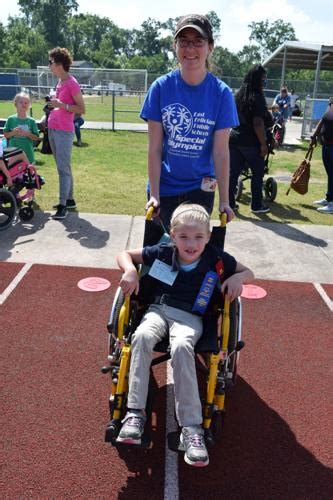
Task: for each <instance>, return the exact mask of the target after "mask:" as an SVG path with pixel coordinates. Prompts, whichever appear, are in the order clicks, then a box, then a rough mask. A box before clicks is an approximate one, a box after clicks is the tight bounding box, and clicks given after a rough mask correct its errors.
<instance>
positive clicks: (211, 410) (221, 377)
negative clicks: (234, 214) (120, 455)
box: [101, 209, 244, 451]
mask: <svg viewBox="0 0 333 500" xmlns="http://www.w3.org/2000/svg"><path fill="white" fill-rule="evenodd" d="M152 213H153V210H152V209H150V210H149V211H148V213H147V217H146V221H145V234H144V241H143V246H147V245H153V244H156V243H158V242H159V241H161V240H162V241H163V240H167V239H168V235H166V234H165V233H164V231H163V229H162V227H160V226H159V225H158V224H156V222H155V221H153V220H152ZM225 231H226V215H225V214H222V216H221V225H220V226H215V227H213V229H212V234H211V239H210V243H212V244H213V245H214V246H217V247H218V248H221V249H223V246H224V239H225ZM139 273H140V291H139V294H138V296H133V295H132V296H131V297H124V295H123V292H122V290H121V288H120V287H118V289H117V291H116V294H115V298H114V301H113V304H112V307H111V311H110V316H109V321H108V324H107V330H108V357H107V360H108V363H107V364H106V365H105V366H103V367H102V369H101V371H102V373H104V374H109V375H110V377H111V380H110V398H109V411H110V420H109V422H108V424H107V427H106V431H105V441H106V442H108V443H111V444H112V445H113V446H116V447H124V446H130V447H138V446H141V447H146V448H148V447H149V446H150V443H151V440H150V437H149V435H148V434H147V433H146V431H145V433H144V435H143V439H142V443H141V445H133V444H131V445H126V444H124V443H118V442H117V437H118V434H119V431H120V428H121V421H122V419H123V418H124V416H125V413H126V409H127V408H126V403H127V393H128V374H129V368H130V358H131V338H132V335H133V333H134V332H135V330H136V328H137V326H138V325H139V323H140V320H141V318H142V316H143V314H144V312H145V311H146V309H147V308H148V306H149V305H150V302H148V303H147V301H146V293H145V290H144V289H145V286H144V279H145V275H144V271H143V270H142V269H141V271H139ZM142 285H143V286H142ZM217 295H218V299H219V300H218V301H217V302H216V303H214V304H213V308H211V307H210V308H209V310H210V312H209V313H208V311H206V313H205V314H204V316H203V324H204V328H203V335H202V337H201V338H200V340H199V341H198V343H197V344H196V347H195V353H196V366H197V371H199V372H201V374H202V375H203V377H204V380H205V382H204V383H203V384H199V386H200V385H203V391H201V392H203V394H201V396H200V397H201V402H202V409H203V424H202V426H203V429H204V434H205V441H206V445H207V446H209V447H212V446H213V445H214V444H215V442H216V441H218V439H219V438H220V435H221V431H222V427H223V417H224V413H225V399H226V393H227V392H228V390H229V389H231V388H232V387H233V385H234V384H235V382H236V377H237V363H238V357H239V351H240V350H241V349H242V348H243V346H244V342H243V341H242V340H241V324H242V304H241V299H240V298H239V297H238V298H237V299H236V300H234V301H232V302H231V303H230V301H229V299H228V298H227V296H225V297H223V296H222V294H221V293H219V294H217ZM154 351H155V354H156V355H155V356H154V357H153V359H152V362H151V376H152V367H153V366H155V365H157V364H160V363H163V362H165V361H167V360H168V359H170V349H169V345H168V339H163V341H161V342H159V343H158V344H157V345H156V346H155V349H154ZM152 409H153V397H152V388H151V386H149V390H148V397H147V405H146V413H147V421H149V417H150V416H151V414H152ZM175 434H176V435H175ZM179 434H180V432H177V433H170V434H169V435H168V446H169V449H171V450H173V451H180V449H179V448H178V446H179Z"/></svg>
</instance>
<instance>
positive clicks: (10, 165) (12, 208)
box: [0, 148, 44, 231]
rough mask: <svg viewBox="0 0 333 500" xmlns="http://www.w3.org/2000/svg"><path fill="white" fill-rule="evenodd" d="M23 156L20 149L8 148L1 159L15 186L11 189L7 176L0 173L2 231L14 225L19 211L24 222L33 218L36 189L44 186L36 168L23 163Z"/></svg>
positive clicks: (0, 224) (0, 228)
mask: <svg viewBox="0 0 333 500" xmlns="http://www.w3.org/2000/svg"><path fill="white" fill-rule="evenodd" d="M21 155H22V150H20V149H17V148H6V149H4V153H3V156H2V158H0V160H1V161H3V162H4V164H5V166H6V167H7V169H8V171H9V173H10V176H11V179H12V181H13V186H11V187H9V186H8V185H7V179H6V177H5V175H4V174H3V173H2V172H1V171H0V231H1V230H4V229H7V228H8V227H9V226H10V225H11V224H12V222H13V220H14V218H15V216H16V213H17V211H18V215H19V217H20V219H21V220H22V221H29V220H30V219H32V218H33V216H34V210H33V208H32V205H33V199H34V194H35V189H41V187H42V185H43V184H44V179H43V178H42V177H41V176H40V175H38V173H37V170H36V167H35V166H34V165H31V164H29V163H27V162H25V161H23V160H22V158H21V157H20V156H21Z"/></svg>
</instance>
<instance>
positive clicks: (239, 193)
mask: <svg viewBox="0 0 333 500" xmlns="http://www.w3.org/2000/svg"><path fill="white" fill-rule="evenodd" d="M243 189H244V184H243V181H242V178H241V176H239V177H238V180H237V186H236V193H235V200H236V201H239V200H240V199H241V196H242V194H243Z"/></svg>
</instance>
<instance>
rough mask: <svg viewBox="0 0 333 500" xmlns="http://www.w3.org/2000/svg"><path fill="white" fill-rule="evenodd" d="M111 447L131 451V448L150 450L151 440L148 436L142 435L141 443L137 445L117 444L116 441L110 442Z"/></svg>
mask: <svg viewBox="0 0 333 500" xmlns="http://www.w3.org/2000/svg"><path fill="white" fill-rule="evenodd" d="M112 444H113V446H115V447H116V448H127V449H133V448H150V447H151V438H150V436H149V435H148V434H143V435H142V438H141V443H139V444H132V443H131V444H129V443H123V442H118V441H117V440H116V439H115V440H114V441H113V442H112Z"/></svg>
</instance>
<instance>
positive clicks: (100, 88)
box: [93, 85, 109, 95]
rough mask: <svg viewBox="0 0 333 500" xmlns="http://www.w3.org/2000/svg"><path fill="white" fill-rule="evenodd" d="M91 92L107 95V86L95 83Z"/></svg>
mask: <svg viewBox="0 0 333 500" xmlns="http://www.w3.org/2000/svg"><path fill="white" fill-rule="evenodd" d="M93 93H94V94H97V95H101V94H105V95H109V87H108V86H107V85H95V87H93Z"/></svg>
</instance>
